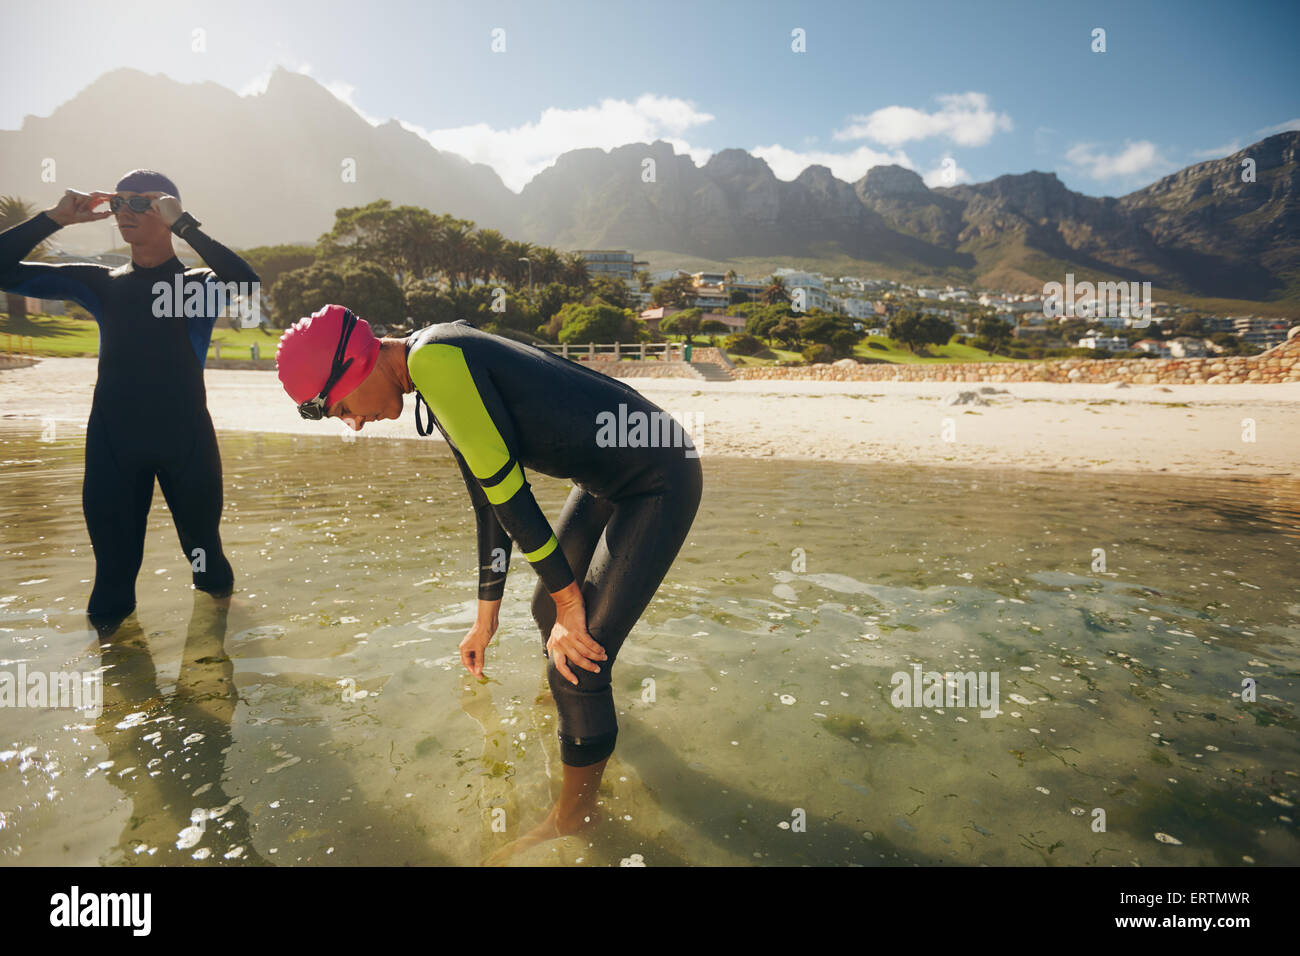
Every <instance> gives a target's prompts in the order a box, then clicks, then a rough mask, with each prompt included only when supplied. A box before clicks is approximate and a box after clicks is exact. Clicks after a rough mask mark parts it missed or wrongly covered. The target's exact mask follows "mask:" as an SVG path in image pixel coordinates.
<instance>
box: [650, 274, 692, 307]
mask: <svg viewBox="0 0 1300 956" xmlns="http://www.w3.org/2000/svg"><path fill="white" fill-rule="evenodd" d="M694 301H695V287H694V286H693V285H692V284H691V277H690V276H688V275H680V274H679V275H675V276H673V277H672V278H671V279H668V280H667V281H665V282H661V283H659V284H658V285H657V286H655V287H654V288H652V289H651V290H650V304H651V305H652V306H655V307H660V306H662V307H665V308H671V309H685V308H688V307H689V306H690V305H691V303H692V302H694Z"/></svg>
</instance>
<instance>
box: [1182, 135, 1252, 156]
mask: <svg viewBox="0 0 1300 956" xmlns="http://www.w3.org/2000/svg"><path fill="white" fill-rule="evenodd" d="M1239 149H1241V141H1240V140H1237V139H1234V140H1233V141H1232V142H1231V143H1224V144H1223V145H1222V146H1211V147H1210V148H1209V149H1194V150H1192V156H1193V158H1195V159H1220V158H1222V157H1224V156H1231V155H1232V154H1233V153H1235V152H1236V151H1237V150H1239Z"/></svg>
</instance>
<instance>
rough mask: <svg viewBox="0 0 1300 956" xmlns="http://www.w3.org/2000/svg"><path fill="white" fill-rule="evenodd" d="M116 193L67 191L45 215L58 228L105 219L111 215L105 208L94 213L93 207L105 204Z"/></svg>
mask: <svg viewBox="0 0 1300 956" xmlns="http://www.w3.org/2000/svg"><path fill="white" fill-rule="evenodd" d="M115 195H116V193H106V192H100V191H99V190H95V191H94V192H89V193H83V192H81V191H79V190H76V189H69V190H66V191H65V192H64V193H63V198H62V199H60V200H59V201H58V203H56V204H55V205H53V206H51V207H50V208H49V209H47V210H45V215H47V216H49V217H50V218H51V219H53V220H54V221H55V222H57V223H58V224H59V225H60V226H71V225H72V224H73V223H78V222H95V221H96V220H98V219H107V218H108V217H109V216H111V215H113V213H112V211H111V210H110V209H108V208H107V207H105V208H104V210H103V211H102V212H96V211H95V207H96V206H98V205H99V204H100V203H107V202H108V200H110V199H112V198H113V196H115Z"/></svg>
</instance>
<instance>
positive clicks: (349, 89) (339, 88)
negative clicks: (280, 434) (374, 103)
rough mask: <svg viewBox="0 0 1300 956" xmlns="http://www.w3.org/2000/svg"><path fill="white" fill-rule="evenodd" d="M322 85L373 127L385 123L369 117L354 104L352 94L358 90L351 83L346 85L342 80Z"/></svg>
mask: <svg viewBox="0 0 1300 956" xmlns="http://www.w3.org/2000/svg"><path fill="white" fill-rule="evenodd" d="M322 85H323V86H324V87H325V89H327V90H329V92H330V93H331V94H333V96H334V98H335V99H336V100H338V101H339V102H340V103H342V104H343V105H344V106H347V107H349V108H350V109H351V110H352V112H354V113H356V114H357V115H358V116H360V117H361V118H362V119H363V120H365V121H366V122H367V123H369V124H370V125H371V126H378V125H380V124H381V123H383V122H384V120H381V119H377V118H376V117H374V116H369V115H367V114H366V113H364V112H362V110H361V107H359V106H357V104H356V103H353V102H352V94H353V93H355V92H356V90H357V88H356V87H355V86H353V85H352V84H351V83H344V82H343V81H342V80H335V81H333V82H332V83H324V84H322Z"/></svg>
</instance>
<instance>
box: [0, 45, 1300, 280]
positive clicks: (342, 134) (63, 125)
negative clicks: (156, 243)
mask: <svg viewBox="0 0 1300 956" xmlns="http://www.w3.org/2000/svg"><path fill="white" fill-rule="evenodd" d="M1247 159H1249V160H1253V162H1254V181H1246V179H1244V178H1243V172H1244V170H1243V161H1244V160H1247ZM647 160H653V166H652V167H650V164H648V163H647ZM51 161H52V165H51ZM137 166H148V167H152V168H156V169H160V170H162V171H164V172H166V173H167V174H168V175H169V176H171V177H172V178H173V179H174V180H175V181H176V182H177V184H178V186H179V188H180V189H181V191H182V196H181V198H182V201H183V203H184V204H185V206H186V208H187V209H189V210H191V211H193V212H194V213H195V215H196V216H197V217H198V218H199V219H200V220H201V221H203V223H204V228H205V229H206V230H208V231H209V232H210V233H211V234H212V235H214V236H216V237H218V238H219V239H221V240H222V241H223V242H226V243H227V244H229V245H232V246H235V247H248V246H255V245H272V244H276V243H282V242H308V243H310V242H313V241H314V240H315V239H316V238H317V237H318V236H319V235H320V234H321V233H323V232H325V231H327V230H328V229H329V228H330V226H331V224H332V222H333V219H334V210H335V209H337V208H341V207H345V206H361V205H365V204H366V203H369V202H371V201H373V200H375V199H380V198H383V199H389V200H391V201H392V202H393V203H394V204H398V205H400V204H411V205H419V206H424V207H427V208H429V209H431V210H433V211H434V212H438V213H450V214H451V215H454V216H457V217H461V218H466V219H470V220H472V221H474V222H475V223H476V224H477V225H478V226H481V227H491V228H495V229H499V230H500V231H501V232H502V233H504V234H505V235H506V236H507V237H509V238H512V239H525V240H527V241H529V242H533V243H539V244H545V245H550V246H555V247H556V248H559V249H579V248H626V249H630V250H633V251H636V252H638V253H639V254H642V256H643V257H648V258H649V259H650V261H651V268H652V269H653V268H659V267H662V266H663V265H664V264H671V265H676V264H677V262H678V261H691V260H696V261H707V262H711V263H722V262H735V263H736V268H737V271H740V272H745V271H746V269H745V268H744V267H743V266H744V264H745V263H754V262H756V261H763V260H769V261H790V262H798V263H800V264H801V265H802V266H803V267H805V268H807V267H811V266H813V265H815V264H816V263H818V262H827V263H834V268H835V269H836V270H837V271H838V270H842V269H844V268H849V267H852V266H853V265H854V263H860V264H861V265H860V267H859V268H858V269H857V271H858V273H859V274H863V275H869V274H873V272H876V271H882V272H884V273H887V274H889V275H891V276H893V277H907V278H914V279H919V280H922V281H936V282H938V281H946V282H952V283H958V282H960V283H966V284H975V285H977V286H981V285H982V286H987V287H990V288H1005V289H1012V290H1017V289H1019V290H1023V291H1034V290H1041V287H1042V283H1043V282H1044V281H1048V280H1052V279H1055V280H1057V281H1060V280H1061V279H1062V278H1063V275H1064V273H1065V272H1067V271H1072V272H1074V273H1075V274H1076V275H1077V276H1079V277H1081V278H1082V277H1084V276H1087V277H1091V278H1120V279H1127V280H1132V281H1150V282H1152V283H1153V285H1154V286H1156V287H1157V288H1159V289H1164V290H1168V291H1172V292H1177V293H1182V294H1185V295H1189V296H1199V297H1213V298H1224V299H1241V300H1256V301H1263V302H1276V303H1283V302H1291V301H1294V302H1296V303H1297V304H1300V188H1297V187H1298V186H1300V132H1285V133H1279V134H1277V135H1274V136H1270V137H1268V138H1267V139H1264V140H1262V141H1260V142H1258V143H1255V144H1254V145H1252V146H1249V147H1247V148H1245V149H1243V150H1241V151H1239V152H1237V153H1234V154H1233V155H1231V156H1227V157H1224V158H1222V159H1216V160H1211V161H1208V162H1203V163H1198V164H1196V165H1193V166H1189V167H1187V168H1185V169H1183V170H1180V171H1179V172H1176V173H1174V174H1172V175H1169V176H1166V177H1164V178H1162V179H1160V180H1158V181H1157V182H1154V183H1152V184H1151V185H1149V186H1146V187H1144V188H1142V189H1139V190H1137V191H1135V192H1132V193H1129V194H1128V195H1126V196H1122V197H1119V198H1111V197H1092V196H1087V195H1083V194H1081V193H1077V192H1074V191H1072V190H1070V189H1068V188H1067V187H1066V186H1065V185H1064V184H1063V183H1062V182H1061V181H1060V180H1059V179H1058V178H1057V177H1056V175H1055V174H1054V173H1043V172H1027V173H1018V174H1009V175H1005V176H1000V177H998V178H996V179H994V180H992V181H990V182H985V183H974V184H962V185H955V186H950V187H938V188H933V189H932V188H929V187H927V186H926V185H925V183H924V182H923V181H922V179H921V177H920V176H918V175H917V174H916V173H915V172H913V171H911V170H908V169H904V168H902V167H900V166H876V167H874V168H872V169H870V170H868V171H867V173H866V174H865V175H864V176H863V177H862V178H861V179H859V180H857V181H856V182H852V183H850V182H845V181H843V180H840V179H837V178H836V177H835V176H833V175H832V174H831V172H830V170H829V169H827V168H826V167H825V166H809V167H808V168H807V169H805V170H804V171H803V172H802V173H800V175H799V176H798V177H796V178H795V179H794V180H791V181H789V182H786V181H783V180H780V179H777V178H776V176H775V175H774V174H773V172H772V170H771V168H770V167H768V165H767V163H766V162H764V161H763V160H762V159H759V158H756V157H754V156H752V155H750V154H749V153H748V152H746V151H745V150H742V149H724V150H721V151H720V152H717V153H715V154H714V155H713V156H712V157H711V158H710V159H709V160H708V161H707V162H706V163H705V164H704V165H703V166H696V165H695V163H694V162H693V161H692V160H691V159H690V157H688V156H685V155H677V154H675V153H674V152H673V148H672V147H671V146H670V145H669V144H668V143H665V142H662V141H656V142H654V143H649V144H644V143H636V144H629V145H625V146H620V147H617V148H615V149H612V150H609V151H605V150H602V149H575V150H570V151H568V152H566V153H563V154H562V155H560V156H559V157H558V158H557V159H556V161H555V163H554V164H553V165H551V166H549V167H548V168H546V169H545V170H543V171H542V172H540V173H539V174H538V175H537V176H535V177H534V178H533V179H532V180H531V181H530V182H529V183H528V184H527V185H526V186H525V187H524V189H523V191H522V192H521V193H518V194H516V193H514V192H512V191H511V190H510V189H508V188H507V187H506V186H505V185H504V183H502V181H501V179H500V177H499V176H498V175H497V174H496V172H495V171H494V170H493V169H492V168H491V167H489V166H486V165H484V164H481V163H471V162H469V161H468V160H466V159H464V158H462V157H460V156H458V155H456V154H454V153H450V152H447V151H442V150H437V149H435V148H433V147H432V146H431V145H429V143H428V142H427V141H425V140H424V139H423V138H421V137H420V136H419V135H417V134H415V133H413V132H411V131H409V130H407V129H405V128H404V127H403V126H401V124H399V123H398V122H397V121H395V120H390V121H388V122H386V123H383V124H381V125H379V126H371V125H370V124H369V123H367V122H366V121H365V120H363V119H362V118H361V117H360V116H358V115H357V113H356V112H355V111H354V110H353V109H351V108H350V107H349V106H347V105H346V104H344V103H342V102H340V101H339V100H338V99H337V98H336V97H334V96H333V95H332V94H331V93H330V92H329V91H328V90H326V89H325V88H324V87H322V86H321V85H320V84H319V83H318V82H317V81H316V80H314V79H312V78H311V77H308V76H304V75H301V74H297V73H292V72H289V71H286V70H283V69H279V70H276V71H275V72H274V73H273V74H272V75H271V77H270V80H269V82H268V84H267V87H266V90H265V92H263V93H260V94H253V95H248V96H240V95H238V94H236V93H234V92H231V91H230V90H228V89H226V88H225V87H222V86H219V85H217V84H215V83H198V84H183V83H179V82H177V81H174V80H172V79H170V78H168V77H166V76H163V75H161V74H155V75H150V74H145V73H142V72H140V71H137V70H131V69H121V70H115V71H113V72H110V73H106V74H104V75H103V76H101V77H100V78H99V79H98V80H96V81H95V82H94V83H92V84H91V85H90V86H88V87H87V88H86V89H84V90H82V91H81V92H80V93H78V94H77V95H76V96H75V97H73V98H72V99H71V100H69V101H68V102H66V103H64V104H62V105H61V106H59V107H58V108H57V109H56V110H54V112H53V113H52V114H51V115H50V116H48V117H34V116H28V117H27V118H26V119H25V120H24V122H23V125H22V127H21V129H19V130H6V131H0V195H16V196H19V197H21V198H23V199H27V200H29V201H32V202H33V203H36V204H38V205H39V206H45V205H48V204H50V203H52V202H53V201H54V200H55V199H56V198H57V196H58V195H59V193H60V192H61V191H62V190H63V189H64V188H65V185H70V186H74V187H76V188H82V189H94V188H111V186H112V184H113V182H115V181H116V178H117V176H119V175H120V174H121V173H122V172H124V171H126V170H128V169H131V168H134V167H137ZM648 167H650V168H652V170H653V177H650V176H649V175H648V174H647V172H646V170H647V168H648ZM349 168H354V169H355V181H346V177H345V175H344V173H345V171H346V170H347V169H349ZM51 173H52V174H53V177H54V181H53V182H49V181H46V180H48V179H49V178H50V175H51ZM651 178H652V181H646V179H651ZM112 235H113V234H112V233H111V231H110V229H109V227H107V226H81V227H77V229H76V230H75V231H74V230H71V229H70V230H67V231H66V232H65V233H62V234H61V235H60V236H59V240H60V242H61V243H62V244H63V245H64V247H65V248H68V249H72V250H75V251H86V252H89V251H100V250H102V249H104V248H105V247H106V246H107V245H108V244H109V242H110V236H112ZM111 241H113V242H115V241H116V239H115V237H114V238H112V240H111ZM647 254H648V256H647Z"/></svg>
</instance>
